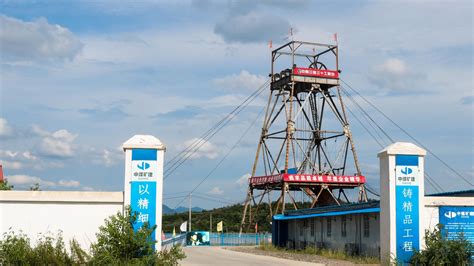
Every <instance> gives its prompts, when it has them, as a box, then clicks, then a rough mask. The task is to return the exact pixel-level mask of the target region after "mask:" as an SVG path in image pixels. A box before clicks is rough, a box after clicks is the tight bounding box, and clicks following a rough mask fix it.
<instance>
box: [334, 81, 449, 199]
mask: <svg viewBox="0 0 474 266" xmlns="http://www.w3.org/2000/svg"><path fill="white" fill-rule="evenodd" d="M341 89H342V92H343V93H344V94H345V95H346V96H347V98H348V99H349V100H350V101H351V102H352V103H353V104H354V105H356V107H358V108H359V110H361V111H363V108H362V106H361V105H359V104H358V103H357V102H356V101H355V99H353V98H352V96H351V95H350V94H349V93H348V92H347V91H346V90H345V89H344V88H343V87H342V86H341ZM346 107H347V109H348V110H349V112H350V113H351V114H352V116H353V117H354V118H355V119H356V120H357V121H358V122H359V123H360V124H361V126H362V127H363V128H364V129H365V130H366V131H367V133H369V135H370V136H371V137H372V138H373V139H374V140H375V141H376V142H377V143H378V144H379V146H380V148H383V147H384V146H383V145H382V144H381V143H380V142H379V141H378V140H377V139H376V138H375V136H374V135H373V134H372V133H371V132H370V131H369V130H368V128H367V127H366V126H365V125H364V124H363V123H362V121H360V119H359V118H358V117H357V116H356V115H355V114H354V113H353V112H352V111H351V109H350V108H349V106H346ZM364 114H367V112H365V111H364V112H363V114H362V116H364ZM367 115H368V114H367ZM370 120H371V121H372V122H373V123H376V122H375V120H373V119H370ZM366 121H367V122H368V123H369V125H371V123H370V121H368V120H366ZM377 127H378V128H381V127H380V126H378V124H377ZM372 128H373V129H374V130H375V131H376V129H375V127H373V126H372ZM377 135H378V136H379V137H380V138H381V136H380V135H379V134H377ZM385 135H386V136H387V137H388V138H389V139H390V140H392V139H391V138H390V137H389V135H388V133H385ZM392 142H393V140H392ZM425 174H426V180H428V182H429V184H430V185H431V186H432V187H433V188H434V189H435V190H437V191H438V192H440V190H441V191H444V190H443V188H442V187H441V186H440V185H439V184H438V183H437V182H436V181H435V180H434V179H433V178H432V177H431V176H430V175H429V174H428V172H426V171H425ZM366 186H368V185H367V184H366ZM369 189H370V188H369ZM369 189H368V191H369V192H371V193H372V194H374V193H373V192H372V191H370V190H369ZM374 195H377V194H374ZM379 197H380V196H379Z"/></svg>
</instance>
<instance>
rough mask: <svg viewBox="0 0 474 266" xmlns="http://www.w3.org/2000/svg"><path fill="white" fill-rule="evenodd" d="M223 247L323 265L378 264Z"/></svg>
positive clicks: (280, 251)
mask: <svg viewBox="0 0 474 266" xmlns="http://www.w3.org/2000/svg"><path fill="white" fill-rule="evenodd" d="M225 249H229V250H233V251H238V252H244V253H251V254H255V255H263V256H272V257H277V258H283V259H289V260H295V261H306V262H314V263H322V264H325V265H340V266H346V265H379V264H355V263H353V262H350V261H345V260H335V259H329V258H326V257H323V256H318V255H310V254H303V253H295V252H289V251H282V250H278V251H272V250H262V249H259V248H258V247H256V246H250V247H249V246H239V247H225Z"/></svg>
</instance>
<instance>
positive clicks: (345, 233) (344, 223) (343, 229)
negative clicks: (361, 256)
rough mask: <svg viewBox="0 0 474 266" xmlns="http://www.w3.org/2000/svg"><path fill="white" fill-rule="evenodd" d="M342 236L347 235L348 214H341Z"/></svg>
mask: <svg viewBox="0 0 474 266" xmlns="http://www.w3.org/2000/svg"><path fill="white" fill-rule="evenodd" d="M341 236H342V237H346V236H347V225H346V216H341Z"/></svg>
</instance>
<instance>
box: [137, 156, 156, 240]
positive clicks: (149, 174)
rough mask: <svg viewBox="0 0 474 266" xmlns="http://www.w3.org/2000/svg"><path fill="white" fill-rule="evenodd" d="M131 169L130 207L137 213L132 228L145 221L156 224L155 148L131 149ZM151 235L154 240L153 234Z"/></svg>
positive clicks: (140, 225) (139, 225) (151, 224)
mask: <svg viewBox="0 0 474 266" xmlns="http://www.w3.org/2000/svg"><path fill="white" fill-rule="evenodd" d="M131 169H132V173H131V174H132V176H131V177H130V179H131V183H130V185H131V186H130V190H131V191H130V193H131V195H130V207H131V209H132V212H136V213H137V221H136V223H135V225H134V229H135V230H138V229H139V228H140V227H142V226H143V225H144V224H145V223H148V225H149V226H150V227H152V226H154V225H156V191H157V187H156V185H157V182H156V181H157V179H156V178H157V176H158V164H157V150H154V149H133V150H132V167H131ZM158 230H159V229H158ZM152 236H153V240H155V234H152Z"/></svg>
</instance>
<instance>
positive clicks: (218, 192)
mask: <svg viewBox="0 0 474 266" xmlns="http://www.w3.org/2000/svg"><path fill="white" fill-rule="evenodd" d="M207 194H211V195H222V194H224V191H223V190H222V189H220V188H219V187H213V188H212V189H211V190H210V191H209V192H207Z"/></svg>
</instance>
